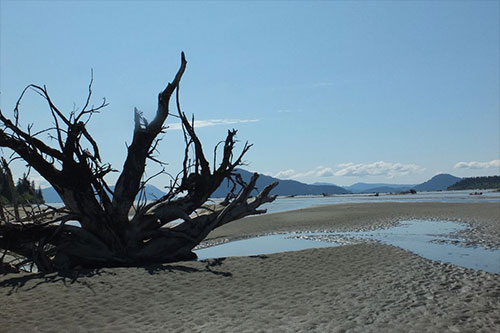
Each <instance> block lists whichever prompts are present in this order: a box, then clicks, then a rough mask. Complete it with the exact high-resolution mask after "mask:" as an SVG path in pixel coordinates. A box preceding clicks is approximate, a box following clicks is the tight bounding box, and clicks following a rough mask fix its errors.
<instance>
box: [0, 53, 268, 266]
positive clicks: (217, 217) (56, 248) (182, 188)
mask: <svg viewBox="0 0 500 333" xmlns="http://www.w3.org/2000/svg"><path fill="white" fill-rule="evenodd" d="M186 63H187V62H186V60H185V57H184V53H182V56H181V65H180V68H179V70H178V72H177V74H176V75H175V77H174V79H173V81H172V82H171V83H168V85H167V87H166V88H165V89H164V90H163V91H162V92H161V93H160V94H159V95H158V110H157V112H156V115H155V117H154V119H153V120H152V121H150V122H148V121H146V120H145V119H144V118H143V117H142V115H141V114H140V113H139V111H137V110H135V128H134V133H133V140H132V143H131V144H130V146H129V147H128V153H127V157H126V160H125V163H124V165H123V169H122V171H121V174H120V176H119V178H118V181H117V183H116V186H115V188H114V191H111V189H110V186H108V184H107V183H106V181H105V179H104V178H105V176H106V175H107V174H108V173H109V172H111V171H112V168H111V165H109V164H103V163H102V162H101V156H100V154H99V148H98V145H97V143H96V142H95V140H94V139H93V137H92V136H91V135H90V133H89V132H88V131H87V127H86V124H87V123H88V121H89V120H90V118H91V117H92V116H93V115H94V114H95V113H96V112H97V111H99V110H100V109H102V108H103V107H105V106H106V101H105V100H104V102H103V103H102V104H101V105H99V106H97V107H93V106H92V107H90V98H91V94H92V80H91V83H90V85H89V94H88V98H87V101H86V103H85V106H84V107H83V109H82V110H81V111H80V112H79V113H77V114H76V113H72V114H70V115H69V117H67V116H66V115H64V114H63V113H62V112H61V111H60V110H59V109H58V108H57V107H56V106H55V105H54V103H53V102H52V100H51V98H50V97H49V94H48V92H47V89H46V87H41V86H37V85H33V84H32V85H29V86H28V87H26V88H25V90H24V91H23V92H22V94H21V96H20V98H19V101H18V103H17V105H16V107H15V109H14V119H13V120H10V119H8V118H7V117H5V116H4V114H3V113H2V112H1V111H0V124H1V125H2V127H1V128H0V146H1V147H7V148H10V149H11V150H13V151H14V152H15V153H16V154H17V155H18V156H19V157H20V158H22V159H23V160H24V161H26V162H27V163H28V165H30V166H31V167H32V168H34V169H35V170H36V171H37V172H38V173H39V174H40V175H41V176H43V177H44V178H45V179H46V180H47V181H48V182H49V183H50V184H51V185H52V186H53V187H54V189H55V190H56V191H57V193H58V194H59V195H60V197H61V198H62V200H63V202H64V204H65V207H64V208H63V209H60V210H59V211H58V212H56V213H57V215H54V217H52V218H50V217H49V216H50V215H49V214H48V212H47V211H48V210H50V209H46V210H44V211H43V212H38V213H36V214H35V213H33V214H32V215H31V216H29V221H26V218H25V221H23V219H22V218H20V217H19V216H17V217H15V218H12V219H10V220H7V221H3V223H2V224H1V225H0V248H2V249H5V250H8V251H11V252H12V253H16V254H18V255H21V256H23V257H25V258H26V259H27V261H32V262H34V263H35V264H36V265H37V266H38V268H39V269H40V270H43V271H51V270H59V269H64V268H71V267H75V266H77V265H79V266H85V267H101V266H128V265H140V264H144V263H148V262H170V261H176V260H181V259H192V258H193V257H194V254H193V252H192V250H193V248H194V247H195V246H196V245H198V244H199V243H200V242H201V241H202V240H203V239H204V238H205V237H206V236H207V235H208V233H209V232H210V231H211V230H213V229H215V228H217V227H219V226H221V225H224V224H226V223H229V222H231V221H234V220H236V219H240V218H242V217H245V216H248V215H253V214H262V213H264V212H265V210H259V209H258V207H259V206H260V205H262V204H263V203H266V202H270V201H273V200H274V199H275V196H270V195H269V192H270V191H271V189H272V188H273V187H274V186H276V184H272V185H270V186H268V187H266V188H265V189H263V190H262V191H261V192H260V193H259V194H258V195H256V196H255V197H251V194H252V191H254V190H255V184H256V181H257V178H258V175H257V174H255V175H254V176H253V177H252V179H251V180H250V181H249V182H248V183H245V182H243V181H242V180H241V177H239V176H238V175H237V173H236V172H235V168H236V167H237V166H239V165H241V164H242V158H243V156H244V155H245V153H246V152H247V151H248V149H249V148H250V147H251V145H248V144H245V146H244V147H243V149H242V151H241V153H240V154H239V155H236V156H235V154H234V149H235V142H236V140H235V136H236V130H230V131H228V133H227V136H226V139H225V140H224V141H223V142H221V144H223V147H222V156H221V159H220V161H219V162H218V164H217V165H215V163H216V161H215V159H214V165H213V166H212V167H211V166H210V165H209V163H208V161H207V159H206V157H205V154H204V151H203V148H202V144H201V142H200V140H199V139H198V137H197V135H196V133H195V128H194V121H193V122H190V121H189V120H188V118H187V117H186V115H185V114H184V113H183V112H182V111H181V108H180V103H179V84H180V81H181V78H182V75H183V73H184V70H185V68H186ZM28 90H34V91H35V92H37V93H38V94H40V95H41V96H42V97H43V98H44V99H45V100H46V101H47V104H48V107H49V109H50V114H51V116H52V118H53V121H54V124H55V126H54V128H53V129H48V130H46V131H49V132H51V134H52V136H53V137H55V138H56V142H57V146H55V147H54V146H51V145H49V144H47V143H45V142H43V141H42V140H40V139H38V138H37V136H38V134H40V132H39V133H31V128H30V127H28V130H27V131H25V130H22V129H21V128H20V126H19V122H18V117H19V105H20V101H21V99H22V98H23V96H24V94H25V93H26V92H27V91H28ZM174 93H176V109H177V112H176V113H177V115H176V116H177V117H179V119H180V121H181V122H182V129H183V132H184V138H185V156H184V162H183V170H182V171H181V172H180V173H179V174H178V175H177V177H175V178H173V179H172V181H171V184H170V186H169V187H168V193H167V194H166V195H165V196H163V197H162V198H159V199H157V200H155V201H153V202H146V201H145V200H140V201H139V202H138V203H137V202H136V203H135V204H136V207H135V208H136V209H135V214H134V216H133V217H132V218H129V212H130V211H131V208H132V206H133V205H134V200H135V198H136V196H137V195H138V194H139V193H140V192H141V191H142V190H143V189H144V185H145V183H144V181H143V177H144V171H145V166H146V162H147V160H148V159H152V160H155V158H154V157H153V153H154V152H155V150H156V146H157V144H158V136H159V135H160V134H161V133H163V132H164V131H165V129H166V128H165V126H164V123H165V120H166V119H167V117H168V116H169V115H170V114H171V113H170V110H169V105H170V98H171V97H172V95H173V94H174ZM46 131H45V132H46ZM83 144H85V145H87V146H90V147H92V151H89V150H88V149H84V148H83V147H82V145H83ZM216 151H217V147H216V149H215V152H216ZM191 154H193V156H194V157H193V158H192V159H190V158H189V157H190V155H191ZM225 179H230V180H231V181H233V182H238V183H239V184H240V185H242V187H241V190H240V191H239V193H233V195H232V196H228V198H227V199H226V200H225V202H224V205H220V206H218V207H216V208H215V209H208V208H204V207H203V205H204V204H205V202H206V201H207V200H208V199H209V197H210V195H211V194H212V193H213V192H214V191H215V190H216V189H217V187H218V186H219V185H220V184H221V183H222V182H223V181H224V180H225ZM177 219H181V220H182V221H183V222H182V223H180V224H179V225H177V226H176V227H174V228H168V227H165V226H166V224H168V223H169V222H172V221H174V220H177ZM69 220H75V221H78V222H79V223H80V224H81V227H75V226H71V225H66V224H65V222H67V221H69Z"/></svg>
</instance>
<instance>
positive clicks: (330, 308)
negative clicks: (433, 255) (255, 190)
mask: <svg viewBox="0 0 500 333" xmlns="http://www.w3.org/2000/svg"><path fill="white" fill-rule="evenodd" d="M417 218H420V219H449V220H455V221H463V222H467V223H469V224H470V225H471V226H472V227H473V228H472V231H470V232H468V233H467V235H466V236H467V237H468V240H469V242H471V243H476V244H477V243H481V244H483V245H488V246H490V247H500V205H499V204H498V203H470V204H469V203H467V204H466V203H461V204H453V203H374V204H342V205H330V206H321V207H315V208H307V209H302V210H297V211H290V212H283V213H276V214H269V215H263V216H257V217H250V218H246V219H244V220H240V221H236V222H233V223H231V224H228V225H226V226H224V227H222V228H220V229H218V230H216V231H214V232H213V233H212V234H210V235H209V237H208V241H214V240H221V239H232V238H234V237H240V236H250V235H260V234H266V233H271V232H282V231H301V230H302V231H313V230H334V231H346V230H360V229H370V228H377V227H383V226H388V225H391V224H395V223H397V221H400V220H404V219H417ZM0 302H1V304H2V308H3V310H4V315H3V316H2V317H0V331H2V332H27V331H28V332H64V331H67V332H88V331H94V332H401V331H405V332H496V331H499V330H500V315H499V313H500V275H499V274H494V273H487V272H483V271H479V270H472V269H467V268H462V267H458V266H453V265H450V264H442V263H439V262H433V261H431V260H428V259H425V258H422V257H419V256H417V255H415V254H412V253H410V252H408V251H404V250H402V249H400V248H397V247H393V246H389V245H381V244H374V243H362V244H356V245H346V246H341V247H332V248H324V249H311V250H304V251H298V252H287V253H278V254H270V255H262V256H254V257H236V258H224V259H210V260H206V261H202V262H179V263H173V264H164V265H156V266H148V267H138V268H113V269H101V270H98V271H94V272H88V271H82V272H69V273H66V274H62V273H59V274H46V275H42V274H28V273H23V274H7V275H3V276H0Z"/></svg>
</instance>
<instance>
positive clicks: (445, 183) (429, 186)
mask: <svg viewBox="0 0 500 333" xmlns="http://www.w3.org/2000/svg"><path fill="white" fill-rule="evenodd" d="M237 171H238V172H239V173H240V174H241V176H242V178H243V180H244V181H246V182H248V181H249V180H250V178H251V177H252V175H253V173H252V172H249V171H246V170H243V169H238V170H237ZM460 180H461V178H458V177H455V176H452V175H449V174H440V175H436V176H434V177H432V178H431V179H429V180H428V181H426V182H424V183H422V184H418V185H411V184H385V183H375V184H368V183H356V184H353V185H351V186H347V187H345V188H343V187H340V186H337V185H334V184H330V183H314V184H305V183H301V182H298V181H296V180H290V179H277V178H274V177H271V176H266V175H260V177H259V179H258V180H257V184H256V187H257V190H259V191H260V190H262V189H263V188H264V187H266V186H267V185H269V184H271V183H273V182H275V181H277V182H278V183H279V184H278V186H277V187H276V188H274V189H273V190H272V192H271V194H277V195H280V196H289V195H322V194H326V195H329V194H349V193H377V192H378V193H391V192H404V191H408V190H410V189H414V190H416V191H417V192H420V191H444V190H446V189H448V187H450V186H452V185H454V184H455V183H457V182H458V181H460ZM113 188H114V187H112V189H113ZM230 189H231V184H228V182H227V181H224V182H223V183H222V184H221V185H220V186H219V188H218V189H217V190H216V191H215V192H214V193H213V194H212V197H213V198H224V197H225V196H226V195H227V193H228V192H229V190H230ZM42 194H43V198H44V199H45V202H47V203H60V202H62V201H61V199H60V198H59V195H58V194H57V193H56V191H55V190H54V189H53V188H52V187H49V188H45V189H42ZM164 194H165V192H163V191H162V190H160V189H159V188H157V187H155V186H153V185H147V186H146V195H147V198H148V200H153V199H155V198H160V197H161V196H163V195H164Z"/></svg>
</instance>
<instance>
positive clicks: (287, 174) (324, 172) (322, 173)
mask: <svg viewBox="0 0 500 333" xmlns="http://www.w3.org/2000/svg"><path fill="white" fill-rule="evenodd" d="M331 176H333V170H332V169H331V168H326V167H323V166H319V167H316V168H315V169H313V170H309V171H306V172H296V171H295V170H293V169H288V170H283V171H280V172H278V173H277V174H275V175H274V177H275V178H295V179H296V178H304V177H331Z"/></svg>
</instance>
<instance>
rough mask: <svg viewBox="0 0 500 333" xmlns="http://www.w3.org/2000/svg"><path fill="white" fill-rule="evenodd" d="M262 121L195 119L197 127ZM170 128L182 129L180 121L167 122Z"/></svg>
mask: <svg viewBox="0 0 500 333" xmlns="http://www.w3.org/2000/svg"><path fill="white" fill-rule="evenodd" d="M258 121H260V119H207V120H196V119H195V121H194V127H195V128H201V127H210V126H219V125H231V124H242V123H255V122H258ZM167 125H168V128H169V129H170V130H180V129H182V127H181V124H180V123H175V124H167Z"/></svg>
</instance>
